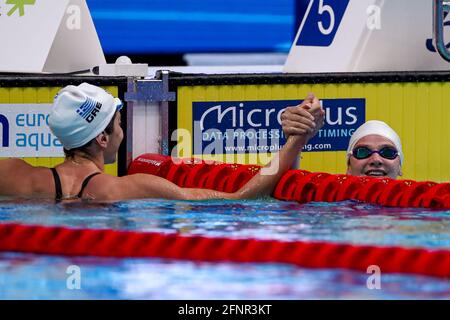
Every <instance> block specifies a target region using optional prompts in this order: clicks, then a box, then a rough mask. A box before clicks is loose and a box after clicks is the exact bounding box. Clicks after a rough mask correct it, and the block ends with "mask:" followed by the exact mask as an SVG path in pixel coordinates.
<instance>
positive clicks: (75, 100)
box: [48, 83, 122, 150]
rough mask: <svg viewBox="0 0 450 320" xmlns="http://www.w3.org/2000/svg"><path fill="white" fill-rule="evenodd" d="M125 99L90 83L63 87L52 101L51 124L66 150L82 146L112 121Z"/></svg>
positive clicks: (52, 129)
mask: <svg viewBox="0 0 450 320" xmlns="http://www.w3.org/2000/svg"><path fill="white" fill-rule="evenodd" d="M121 107H122V102H121V101H120V99H118V98H114V97H113V96H112V95H111V94H109V93H108V92H106V91H105V90H103V89H102V88H99V87H97V86H93V85H91V84H89V83H82V84H80V85H79V86H72V85H71V86H67V87H65V88H63V89H61V90H60V91H59V92H58V94H57V95H56V97H55V100H54V102H53V109H52V111H51V113H50V116H49V118H48V125H49V127H50V130H51V131H52V132H53V134H54V135H55V136H56V137H57V138H58V139H59V141H61V143H62V144H63V146H64V148H66V149H67V150H70V149H74V148H78V147H81V146H83V145H85V144H86V143H88V142H89V141H91V140H92V139H94V138H95V137H96V136H98V135H99V134H100V133H101V132H102V131H103V130H105V128H106V127H107V126H108V124H109V123H110V121H111V119H112V118H113V116H114V114H115V113H116V111H118V110H120V109H121Z"/></svg>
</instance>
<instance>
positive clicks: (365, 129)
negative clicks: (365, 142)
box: [347, 120, 403, 164]
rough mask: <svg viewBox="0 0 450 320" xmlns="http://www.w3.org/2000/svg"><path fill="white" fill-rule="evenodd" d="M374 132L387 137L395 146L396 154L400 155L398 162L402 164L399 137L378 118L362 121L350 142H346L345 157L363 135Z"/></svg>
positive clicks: (348, 155)
mask: <svg viewBox="0 0 450 320" xmlns="http://www.w3.org/2000/svg"><path fill="white" fill-rule="evenodd" d="M371 134H376V135H379V136H382V137H385V138H386V139H389V140H390V141H391V142H392V143H393V144H394V145H395V148H396V149H397V151H398V155H399V156H400V164H403V150H402V143H401V141H400V137H399V136H398V134H397V133H396V132H395V131H394V129H392V128H391V127H389V126H388V125H387V124H386V123H384V122H383V121H378V120H370V121H367V122H366V123H364V124H363V125H362V126H360V127H359V128H358V129H357V130H356V131H355V132H354V133H353V135H352V137H351V139H350V142H349V144H348V149H347V157H350V155H351V154H352V151H353V148H354V147H355V145H356V143H357V142H358V141H359V140H360V139H361V138H364V137H365V136H368V135H371Z"/></svg>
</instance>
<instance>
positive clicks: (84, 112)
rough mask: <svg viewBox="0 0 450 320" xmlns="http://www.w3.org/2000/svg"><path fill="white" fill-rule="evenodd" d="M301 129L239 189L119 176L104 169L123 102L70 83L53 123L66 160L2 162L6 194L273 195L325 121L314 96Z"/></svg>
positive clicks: (0, 178) (117, 136)
mask: <svg viewBox="0 0 450 320" xmlns="http://www.w3.org/2000/svg"><path fill="white" fill-rule="evenodd" d="M299 107H300V108H301V109H302V110H301V111H300V113H301V114H302V118H301V119H300V124H301V127H302V130H303V131H301V132H298V134H297V135H296V136H293V137H291V138H290V139H288V141H287V143H286V144H285V145H284V146H283V148H282V149H281V150H280V151H279V152H278V153H277V154H276V155H275V156H274V158H273V160H272V161H271V162H270V163H269V164H268V165H267V170H261V171H260V172H259V173H257V174H256V175H255V176H254V177H253V178H252V179H250V181H248V182H247V183H246V184H245V185H244V186H242V187H241V188H240V189H239V190H238V191H236V192H234V193H227V192H219V191H215V190H207V189H196V188H181V187H179V186H177V185H176V184H174V183H172V182H170V181H168V180H165V179H163V178H160V177H158V176H154V175H151V174H133V175H128V176H123V177H116V176H113V175H109V174H107V173H105V172H104V166H105V164H108V163H113V162H115V160H116V155H117V152H118V150H119V146H120V144H121V142H122V140H123V131H122V128H121V114H120V109H121V108H122V103H121V101H120V100H119V99H117V98H115V97H113V96H112V95H111V94H109V93H108V92H106V91H105V90H103V89H102V88H100V87H97V86H94V85H91V84H88V83H83V84H81V85H78V86H67V87H65V88H63V89H62V90H61V91H60V92H59V93H58V95H57V96H56V97H55V100H54V103H53V109H52V111H51V113H50V116H49V120H48V124H49V127H50V129H51V130H52V132H53V133H54V135H55V136H56V137H57V138H58V139H59V141H60V142H61V143H62V144H63V146H64V152H65V154H66V158H65V160H64V162H63V163H61V164H59V165H57V166H56V167H55V168H51V169H49V168H47V167H34V166H32V165H30V164H28V163H26V162H25V161H23V160H21V159H5V160H0V195H6V196H16V197H28V198H29V197H39V198H49V199H55V200H57V201H60V200H69V199H70V200H72V199H95V200H102V201H104V200H125V199H137V198H165V199H183V200H203V199H248V198H255V197H261V196H270V195H271V194H272V192H273V190H274V188H275V186H276V185H277V183H278V180H279V179H280V177H281V176H282V175H283V174H284V173H285V172H286V171H287V170H288V169H290V167H291V166H292V163H293V162H294V161H295V160H296V158H297V155H298V153H299V152H300V151H301V150H302V148H303V147H304V146H305V145H306V143H307V142H308V140H309V138H310V137H311V136H313V135H314V134H315V133H316V132H317V131H318V130H319V129H320V128H321V127H322V125H323V121H324V115H325V112H324V111H323V109H322V107H321V105H320V103H319V100H318V99H317V98H316V97H315V96H314V95H308V97H307V98H306V99H305V100H304V101H303V102H302V104H301V105H300V106H299Z"/></svg>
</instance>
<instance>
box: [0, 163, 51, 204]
mask: <svg viewBox="0 0 450 320" xmlns="http://www.w3.org/2000/svg"><path fill="white" fill-rule="evenodd" d="M0 177H1V178H0V194H2V195H14V196H34V195H40V194H42V195H46V194H47V193H51V192H52V191H53V189H54V186H53V183H52V180H51V179H52V173H51V171H50V170H49V169H48V168H45V167H34V166H32V165H30V164H28V163H27V162H25V161H24V160H22V159H18V158H9V159H3V160H0Z"/></svg>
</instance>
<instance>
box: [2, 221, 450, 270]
mask: <svg viewBox="0 0 450 320" xmlns="http://www.w3.org/2000/svg"><path fill="white" fill-rule="evenodd" d="M0 251H13V252H22V253H36V254H49V255H62V256H96V257H115V258H146V257H147V258H168V259H180V260H192V261H205V262H257V263H289V264H294V265H297V266H299V267H306V268H344V269H351V270H359V271H362V272H366V271H367V268H368V267H369V266H371V265H376V266H378V267H379V268H380V270H381V272H382V273H384V272H385V273H408V274H416V275H426V276H434V277H441V278H450V250H427V249H420V248H406V247H378V246H366V245H364V246H356V245H349V244H338V243H327V242H301V241H289V242H288V241H278V240H257V239H228V238H209V237H204V236H181V235H177V234H163V233H144V232H133V231H118V230H108V229H106V230H96V229H71V228H65V227H47V226H31V225H21V224H0Z"/></svg>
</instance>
